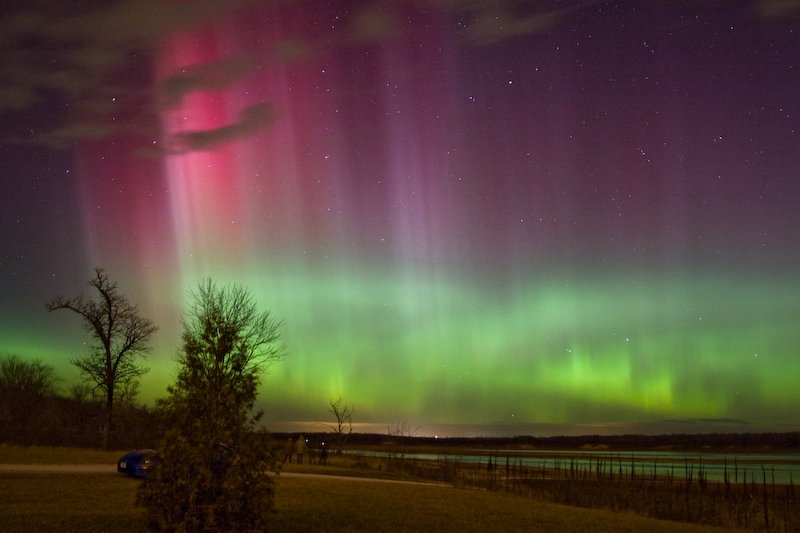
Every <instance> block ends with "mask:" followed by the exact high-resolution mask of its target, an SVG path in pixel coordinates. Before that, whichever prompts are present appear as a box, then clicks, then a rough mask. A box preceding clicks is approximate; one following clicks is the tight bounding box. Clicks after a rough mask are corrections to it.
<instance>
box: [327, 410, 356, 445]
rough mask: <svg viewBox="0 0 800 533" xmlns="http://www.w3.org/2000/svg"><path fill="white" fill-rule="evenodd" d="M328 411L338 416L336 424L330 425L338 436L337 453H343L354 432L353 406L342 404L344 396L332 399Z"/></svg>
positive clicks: (336, 436)
mask: <svg viewBox="0 0 800 533" xmlns="http://www.w3.org/2000/svg"><path fill="white" fill-rule="evenodd" d="M328 411H329V412H330V413H331V414H332V415H333V416H335V417H336V425H335V426H332V425H328V427H330V428H331V429H333V431H334V433H335V434H336V435H335V438H336V453H342V446H343V445H344V443H345V442H347V439H348V437H349V436H350V434H351V433H352V432H353V406H351V405H350V406H348V405H342V397H341V396H340V397H339V399H338V400H335V401H334V400H331V401H330V407H329V408H328Z"/></svg>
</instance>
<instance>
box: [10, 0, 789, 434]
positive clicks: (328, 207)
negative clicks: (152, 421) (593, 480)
mask: <svg viewBox="0 0 800 533" xmlns="http://www.w3.org/2000/svg"><path fill="white" fill-rule="evenodd" d="M88 4H89V7H84V8H82V9H83V10H82V11H81V10H78V9H77V8H63V7H61V8H60V9H61V11H59V10H58V9H55V8H54V7H53V5H49V3H48V2H41V3H35V2H34V3H33V4H31V6H32V7H30V6H28V4H22V3H20V7H18V8H15V9H9V12H8V15H7V16H6V17H5V18H4V19H3V23H2V26H0V36H2V42H3V43H4V45H7V46H9V47H11V49H13V52H14V53H12V54H10V55H9V54H4V57H5V58H4V59H2V60H0V61H2V68H3V69H4V72H6V73H7V74H8V75H6V76H3V77H2V78H3V79H4V81H3V82H2V86H0V133H2V135H3V139H4V141H3V144H2V152H0V154H1V155H0V157H2V159H1V160H0V161H2V165H1V166H0V168H2V183H3V193H2V198H1V199H0V208H1V209H2V211H0V213H1V214H2V228H3V231H2V237H1V238H0V245H1V247H0V279H2V284H0V353H3V354H5V353H9V354H11V353H13V354H18V355H20V356H21V357H23V358H26V359H42V360H43V361H45V362H47V363H49V364H52V365H54V366H55V367H56V369H57V372H58V373H59V375H60V376H62V378H63V379H64V382H65V385H66V383H67V382H69V381H70V380H74V379H75V378H76V374H75V371H74V369H72V368H71V367H70V365H69V363H68V361H67V357H68V356H69V355H70V354H72V353H75V352H76V351H80V350H82V349H85V345H84V342H85V341H87V340H88V338H87V336H86V335H85V333H84V332H83V330H82V329H81V328H80V324H79V323H78V322H77V321H75V322H73V321H71V320H69V319H67V318H65V317H63V316H54V315H51V314H48V313H47V312H46V311H45V310H44V302H46V301H48V300H49V299H50V298H52V297H53V296H54V295H56V294H64V295H67V296H69V295H73V294H77V293H78V292H79V291H80V290H83V289H85V288H86V287H85V283H86V282H87V281H88V280H89V278H90V277H91V275H92V272H93V268H94V267H95V266H102V267H104V268H106V269H107V270H108V272H109V274H110V277H111V278H112V279H115V280H118V281H119V283H120V287H121V289H122V291H123V292H124V293H125V294H126V295H128V296H129V298H130V299H131V300H132V301H133V302H134V303H136V304H138V305H139V307H140V309H141V310H142V312H143V314H145V316H147V317H148V318H151V319H152V320H154V321H155V323H156V324H158V325H159V326H160V328H161V329H160V331H159V332H158V333H157V334H156V336H155V343H154V350H153V353H152V354H151V355H150V357H149V359H148V365H149V366H150V367H151V371H150V372H149V373H148V374H146V375H145V377H144V380H143V382H142V400H144V401H146V402H151V401H152V400H154V399H155V398H157V397H160V396H162V395H163V394H164V390H165V387H166V386H167V385H168V384H169V383H171V381H172V379H173V378H174V376H175V362H174V355H175V350H176V349H177V346H178V343H179V335H180V327H181V326H180V320H181V312H182V309H183V308H184V306H185V304H186V302H187V300H188V297H187V295H188V291H189V290H190V289H191V288H192V287H193V286H196V283H197V281H199V280H200V279H202V278H205V277H212V278H213V279H214V280H216V281H218V282H220V283H229V282H238V283H242V284H244V285H245V286H246V287H248V288H249V289H250V290H251V291H252V292H253V294H254V295H255V296H256V298H257V299H258V301H259V302H260V304H261V305H262V306H263V307H264V308H266V309H270V310H271V312H273V313H274V314H275V315H276V316H277V317H282V318H283V319H284V326H283V340H284V341H285V343H286V345H287V349H288V353H289V355H288V357H287V358H286V359H285V360H283V361H282V362H280V363H279V364H277V365H275V366H273V367H272V368H271V369H270V372H269V374H268V375H266V376H265V378H264V380H263V385H262V394H261V405H260V406H261V407H263V408H264V410H265V417H264V420H265V421H266V423H267V425H268V427H270V428H272V429H276V430H283V429H302V430H305V431H309V430H316V431H319V430H324V426H321V425H320V422H322V423H328V422H329V418H330V415H329V414H328V413H327V406H328V401H329V400H331V399H335V398H337V397H339V396H341V397H342V398H343V399H344V402H345V403H346V404H348V405H353V406H354V408H355V410H354V421H355V422H356V423H357V428H359V429H364V430H374V431H378V432H383V431H385V429H386V427H387V426H390V425H393V424H395V423H397V422H407V423H408V424H409V425H410V426H412V427H417V428H419V430H418V431H419V432H420V433H422V434H451V435H490V434H503V435H514V434H525V433H534V434H553V433H559V434H564V433H620V432H629V431H642V432H672V431H696V432H710V431H761V430H778V431H782V430H797V429H800V419H799V418H798V416H797V407H798V405H800V388H799V387H798V386H797V384H798V383H800V353H799V352H798V350H800V279H798V276H797V270H798V267H799V266H800V98H799V97H798V96H797V95H798V94H800V10H798V9H797V6H796V5H795V3H792V2H788V3H787V2H783V3H781V2H771V1H767V0H765V1H753V2H722V1H719V2H716V1H707V2H704V1H698V2H684V3H681V4H684V5H682V6H680V7H676V6H675V5H670V4H672V3H669V2H667V3H651V2H644V1H642V2H637V1H631V2H602V1H601V2H533V1H531V2H525V1H521V2H497V3H492V4H491V5H490V6H488V7H483V8H481V7H479V6H476V5H473V4H472V3H470V2H463V3H462V2H458V1H453V2H422V1H418V2H413V1H409V2H376V3H371V2H352V3H349V2H330V3H325V2H317V1H308V2H305V1H303V2H300V1H298V2H286V3H278V4H279V7H274V6H272V4H270V5H271V6H272V7H262V4H263V3H261V2H247V1H240V2H233V3H231V6H233V7H229V8H226V9H225V10H224V11H223V12H220V11H218V10H217V11H215V10H214V8H213V7H212V6H213V5H214V3H213V2H206V1H197V2H183V3H181V2H178V3H174V4H171V3H167V2H150V1H149V0H138V1H133V0H129V1H121V2H90V3H88ZM676 4H677V3H676ZM45 5H49V7H50V8H52V10H51V11H47V10H45V9H44V8H43V7H42V6H45ZM109 6H110V7H109ZM165 6H170V7H165ZM176 6H178V7H176ZM37 9H38V10H39V11H37ZM70 9H73V11H74V12H73V11H69V10H70ZM217 9H219V8H217ZM23 15H25V16H23ZM34 15H35V16H34ZM123 15H124V16H123ZM37 17H38V18H37ZM154 20H158V21H160V23H159V24H154V23H153V21H154ZM20 35H22V36H24V37H25V38H23V39H21V38H19V36H20ZM12 43H14V44H12ZM20 43H21V44H20ZM112 51H113V52H114V53H112ZM120 51H121V52H120ZM76 65H77V66H76ZM81 69H83V70H81ZM43 72H46V73H49V74H52V77H47V76H44V75H43V74H42V73H43ZM12 73H13V76H12V75H11V74H12ZM57 73H58V75H56V74H57ZM101 74H102V75H101ZM65 80H67V81H65ZM78 80H81V81H80V83H79V82H78ZM76 87H77V88H76ZM101 104H102V105H101Z"/></svg>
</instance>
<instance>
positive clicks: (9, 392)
mask: <svg viewBox="0 0 800 533" xmlns="http://www.w3.org/2000/svg"><path fill="white" fill-rule="evenodd" d="M55 382H56V377H55V372H54V371H53V367H51V366H50V365H46V364H44V363H42V362H41V361H23V360H22V359H21V358H19V357H18V356H16V355H7V356H5V357H3V358H2V359H0V426H2V427H3V429H4V430H6V431H10V432H25V430H27V426H28V422H29V421H30V420H31V417H32V416H33V415H35V414H36V413H37V411H38V410H39V409H40V408H41V407H42V404H43V403H44V401H45V400H46V399H47V397H48V396H51V395H53V394H54V388H55Z"/></svg>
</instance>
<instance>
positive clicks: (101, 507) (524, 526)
mask: <svg viewBox="0 0 800 533" xmlns="http://www.w3.org/2000/svg"><path fill="white" fill-rule="evenodd" d="M138 484H139V482H138V481H136V480H133V479H129V478H126V477H124V476H120V475H116V474H33V473H26V474H0V502H2V505H0V531H8V532H20V533H27V532H34V531H37V532H38V531H60V532H62V533H66V532H69V531H82V532H83V531H106V532H134V531H142V530H144V526H145V522H144V519H143V517H142V510H141V509H139V508H136V507H134V505H133V501H134V497H135V493H136V487H137V486H138ZM276 489H277V497H276V513H275V515H274V517H273V520H272V522H273V524H274V525H275V531H289V532H291V531H320V532H324V531H377V530H380V531H382V532H384V533H391V532H401V531H422V530H428V531H429V530H438V531H442V532H448V531H453V532H455V531H498V530H502V531H581V532H582V531H587V530H591V531H601V532H602V531H655V532H658V531H664V532H667V531H670V532H671V531H678V532H680V531H685V532H701V531H715V530H714V529H710V528H702V527H698V526H692V525H686V524H678V523H674V522H665V521H658V520H652V519H647V518H643V517H641V516H636V515H633V514H625V513H613V512H610V511H601V510H589V509H576V508H572V507H566V506H561V505H555V504H548V503H543V502H537V501H534V500H530V499H526V498H521V497H517V496H512V495H508V494H500V493H491V492H484V491H473V490H464V489H454V488H450V487H442V486H433V485H412V484H402V483H389V482H381V481H367V480H364V479H345V480H342V479H338V478H332V477H328V478H304V477H288V476H283V477H280V478H278V480H277V486H276Z"/></svg>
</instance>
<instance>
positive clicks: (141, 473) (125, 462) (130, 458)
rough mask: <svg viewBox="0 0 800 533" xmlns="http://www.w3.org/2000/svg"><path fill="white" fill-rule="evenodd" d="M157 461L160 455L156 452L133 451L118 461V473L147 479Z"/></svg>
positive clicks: (145, 450)
mask: <svg viewBox="0 0 800 533" xmlns="http://www.w3.org/2000/svg"><path fill="white" fill-rule="evenodd" d="M157 460H158V453H157V452H156V451H155V450H150V449H143V450H133V451H132V452H128V453H126V454H125V455H123V456H122V457H120V459H119V461H117V472H119V473H121V474H126V475H129V476H133V477H145V476H146V475H147V474H149V473H150V470H151V469H152V468H153V466H154V465H155V463H156V461H157Z"/></svg>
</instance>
